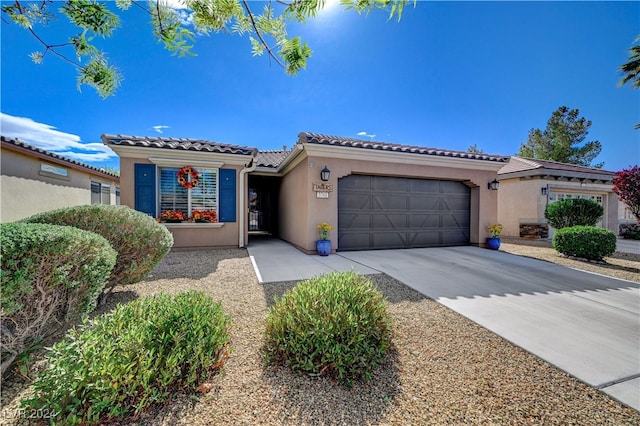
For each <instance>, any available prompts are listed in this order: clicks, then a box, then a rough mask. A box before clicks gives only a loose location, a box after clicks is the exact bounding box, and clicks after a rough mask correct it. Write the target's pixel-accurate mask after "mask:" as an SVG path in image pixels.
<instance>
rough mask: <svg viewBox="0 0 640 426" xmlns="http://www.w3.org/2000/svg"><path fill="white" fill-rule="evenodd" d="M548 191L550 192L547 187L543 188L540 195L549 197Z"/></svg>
mask: <svg viewBox="0 0 640 426" xmlns="http://www.w3.org/2000/svg"><path fill="white" fill-rule="evenodd" d="M547 191H548V190H547V187H546V186H543V187H542V188H540V193H541V194H542V195H547Z"/></svg>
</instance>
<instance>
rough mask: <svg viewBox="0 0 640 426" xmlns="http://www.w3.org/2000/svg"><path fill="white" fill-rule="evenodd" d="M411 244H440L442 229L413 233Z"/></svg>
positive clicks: (416, 245)
mask: <svg viewBox="0 0 640 426" xmlns="http://www.w3.org/2000/svg"><path fill="white" fill-rule="evenodd" d="M411 244H412V245H413V246H414V247H433V246H439V245H440V231H437V230H435V231H420V232H416V233H415V234H414V235H413V238H412V240H411Z"/></svg>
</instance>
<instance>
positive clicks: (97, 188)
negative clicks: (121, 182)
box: [91, 182, 111, 204]
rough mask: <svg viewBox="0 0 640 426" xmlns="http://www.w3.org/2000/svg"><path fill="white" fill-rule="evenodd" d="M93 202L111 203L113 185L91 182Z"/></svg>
mask: <svg viewBox="0 0 640 426" xmlns="http://www.w3.org/2000/svg"><path fill="white" fill-rule="evenodd" d="M91 204H111V186H110V185H107V184H104V183H100V182H91Z"/></svg>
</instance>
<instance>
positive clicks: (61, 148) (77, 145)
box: [0, 112, 116, 162]
mask: <svg viewBox="0 0 640 426" xmlns="http://www.w3.org/2000/svg"><path fill="white" fill-rule="evenodd" d="M0 132H1V133H2V135H3V136H6V137H10V138H15V139H20V140H21V141H22V142H25V143H28V144H29V145H33V146H35V147H38V148H42V149H46V150H47V151H51V152H55V153H56V154H59V155H63V156H65V157H68V158H73V159H75V160H80V161H86V162H99V161H105V160H108V159H110V158H113V157H116V154H115V152H113V151H112V150H111V148H109V147H108V146H106V145H104V144H102V143H99V142H92V143H84V142H82V141H81V140H80V136H78V135H73V134H71V133H65V132H61V131H59V130H56V128H55V127H54V126H51V125H49V124H44V123H38V122H36V121H33V120H32V119H30V118H28V117H14V116H12V115H8V114H4V113H2V112H0Z"/></svg>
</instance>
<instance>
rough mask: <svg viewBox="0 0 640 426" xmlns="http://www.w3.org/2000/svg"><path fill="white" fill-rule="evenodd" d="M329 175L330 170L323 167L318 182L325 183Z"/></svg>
mask: <svg viewBox="0 0 640 426" xmlns="http://www.w3.org/2000/svg"><path fill="white" fill-rule="evenodd" d="M330 174H331V170H329V168H327V166H324V169H322V170H320V180H322V181H323V182H327V181H328V180H329V175H330Z"/></svg>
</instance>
